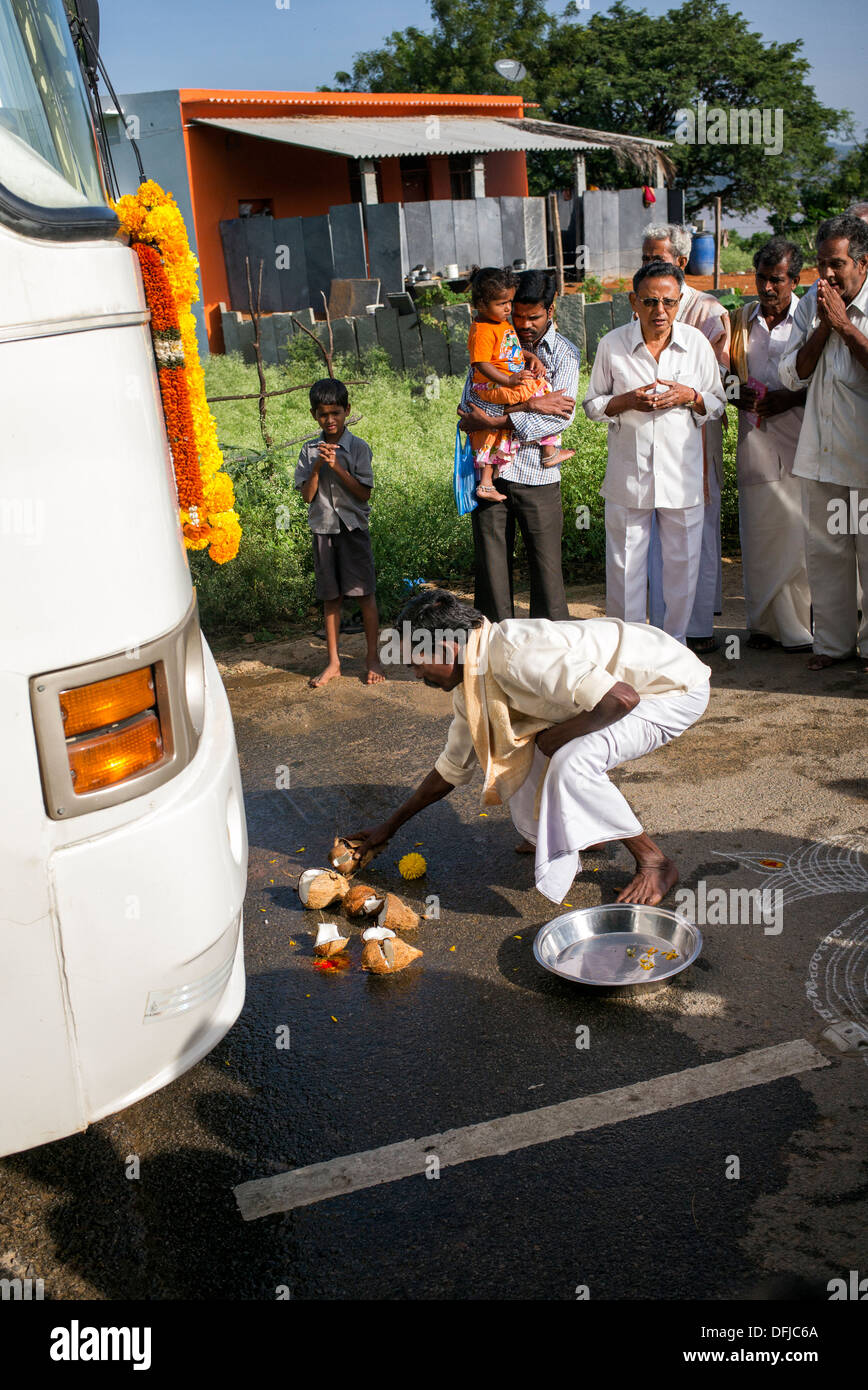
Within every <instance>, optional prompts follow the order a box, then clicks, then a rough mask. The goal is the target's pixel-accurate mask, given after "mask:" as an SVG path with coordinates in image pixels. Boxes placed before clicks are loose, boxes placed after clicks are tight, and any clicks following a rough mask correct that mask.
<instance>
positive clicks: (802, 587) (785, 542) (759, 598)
mask: <svg viewBox="0 0 868 1390" xmlns="http://www.w3.org/2000/svg"><path fill="white" fill-rule="evenodd" d="M798 302H799V301H798V299H797V298H796V296H795V295H793V297H792V298H791V300H790V304H789V310H788V313H787V316H786V318H785V319H783V320H782V322H781V323H779V324H777V325H776V326H775V327H774V328H773V329H771V331H769V328H768V325H767V323H766V320H765V318H764V317H763V315H762V313H761V312H760V308H759V305H758V304H757V305H755V306H754V309H753V312H752V314H751V317H750V320H749V323H748V331H747V335H746V344H745V346H746V350H747V369H748V373H749V375H750V376H752V377H754V378H755V379H756V380H757V381H761V382H763V383H764V385H766V386H767V387H768V388H769V390H770V391H778V390H780V389H781V386H782V382H781V378H780V374H779V367H780V361H781V357H782V356H783V353H784V350H785V349H786V346H787V342H788V339H789V336H790V333H791V331H792V326H793V316H794V314H795V311H796V306H797V305H798ZM804 414H805V411H804V407H802V406H796V407H794V408H793V409H792V410H785V411H784V412H783V413H782V414H780V415H773V416H771V417H770V418H769V419H767V420H764V421H763V422H762V427H761V428H757V426H756V425H755V424H754V420H753V417H752V416H751V415H749V414H748V412H747V411H744V410H742V411H739V416H738V455H737V467H738V515H739V530H740V533H741V559H742V569H743V575H744V598H745V607H746V610H747V625H748V628H749V629H750V631H751V632H752V633H763V634H764V635H765V636H767V637H772V638H774V640H775V641H778V642H780V643H781V645H782V646H784V647H800V646H805V645H808V644H810V641H811V591H810V587H809V585H808V571H807V566H806V562H805V518H804V514H803V512H802V488H801V482H800V480H799V479H798V478H794V477H793V461H794V459H795V456H796V448H797V446H798V443H799V433H800V430H801V427H802V420H803V417H804Z"/></svg>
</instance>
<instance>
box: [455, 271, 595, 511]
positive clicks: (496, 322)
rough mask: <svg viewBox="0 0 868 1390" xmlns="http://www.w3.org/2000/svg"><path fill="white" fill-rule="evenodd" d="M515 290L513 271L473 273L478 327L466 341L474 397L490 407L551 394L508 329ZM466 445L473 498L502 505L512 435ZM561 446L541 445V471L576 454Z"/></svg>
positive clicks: (484, 434) (480, 433)
mask: <svg viewBox="0 0 868 1390" xmlns="http://www.w3.org/2000/svg"><path fill="white" fill-rule="evenodd" d="M517 284H518V281H517V277H516V275H515V273H514V271H512V270H511V269H510V268H509V267H507V268H505V269H503V270H501V269H500V268H498V267H497V266H486V267H485V268H484V269H482V270H477V271H476V272H475V273H474V275H473V279H472V280H471V283H470V290H471V298H472V301H473V307H474V309H475V310H476V322H475V323H474V324H473V325H472V326H471V329H470V335H469V337H468V340H467V348H468V352H469V353H470V363H471V366H472V368H473V376H472V379H471V386H472V396H473V395H476V396H477V397H478V399H479V400H480V401H486V402H491V403H492V404H493V405H519V404H521V403H522V402H524V401H529V400H532V399H533V397H534V396H543V395H546V394H547V393H548V392H549V391H551V387H550V386H549V384H548V382H547V381H546V380H545V369H544V367H543V365H542V363H541V362H540V360H539V358H538V357H536V356H535V355H534V354H533V353H532V352H525V351H524V350H523V349H522V346H521V343H520V342H519V340H518V335H517V333H516V331H515V329H514V328H513V326H512V324H511V323H510V315H511V314H512V301H513V300H514V298H515V291H516V288H517ZM470 443H471V445H472V447H473V450H474V453H475V455H476V468H477V471H478V472H479V473H480V475H481V476H480V481H479V485H478V486H477V489H476V495H477V497H479V498H480V499H481V500H482V501H484V502H505V501H506V498H505V497H504V495H503V493H502V492H498V490H497V488H496V487H495V486H494V479H495V477H496V476H497V473H496V469H497V466H498V464H500V463H507V462H508V461H509V458H510V455H512V454H514V453H515V452H516V450H517V448H518V441H517V440H516V438H515V435H514V434H513V432H512V430H509V429H491V430H474V431H472V432H471V434H470ZM560 443H561V436H560V435H548V436H546V438H545V439H541V440H540V462H541V463H542V465H543V467H544V468H553V467H554V466H555V464H558V463H563V461H564V459H568V458H572V457H573V453H574V452H575V451H574V450H572V449H562V448H561V447H560Z"/></svg>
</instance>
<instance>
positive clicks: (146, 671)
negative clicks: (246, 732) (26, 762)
mask: <svg viewBox="0 0 868 1390" xmlns="http://www.w3.org/2000/svg"><path fill="white" fill-rule="evenodd" d="M204 697H205V672H204V653H203V650H202V634H201V631H200V629H199V621H198V613H197V609H196V598H195V594H194V596H193V599H192V602H191V604H190V607H189V608H188V610H187V612H186V614H185V615H184V618H183V619H182V621H181V622H180V623H178V625H177V626H176V627H174V628H173V629H172V630H171V632H167V633H165V634H164V635H163V636H162V637H158V638H155V639H154V641H151V642H147V643H142V644H141V645H139V646H135V647H128V648H127V649H126V651H123V652H118V653H117V654H116V655H114V656H108V657H103V658H101V659H100V660H98V661H90V662H87V663H84V664H82V665H80V666H77V667H67V668H66V669H65V670H62V671H49V672H46V673H45V674H44V675H41V676H32V677H31V679H30V705H31V709H32V712H33V727H34V732H35V734H36V747H37V751H38V754H39V770H40V774H41V777H42V789H43V795H44V798H45V809H46V811H47V813H48V815H49V817H50V818H51V819H52V820H67V819H69V818H70V817H73V816H80V815H83V814H84V813H85V812H87V811H97V810H101V809H102V808H103V807H106V806H113V805H116V804H117V803H118V802H121V801H129V800H130V799H131V798H132V797H136V796H143V795H145V794H146V793H147V792H149V791H152V790H153V789H154V788H155V787H158V786H161V785H162V784H163V783H164V782H167V781H168V780H169V779H170V778H171V777H174V776H176V774H177V773H179V772H180V771H181V770H182V768H184V767H186V766H187V764H188V763H189V762H190V761H191V760H192V758H193V756H194V754H195V752H196V749H197V747H198V745H199V739H200V736H201V733H202V728H203V723H204V711H205V702H204Z"/></svg>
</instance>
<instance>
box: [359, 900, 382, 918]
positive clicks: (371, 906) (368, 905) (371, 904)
mask: <svg viewBox="0 0 868 1390" xmlns="http://www.w3.org/2000/svg"><path fill="white" fill-rule="evenodd" d="M385 901H386V900H385V898H365V901H364V902H363V903H362V911H363V912H364V913H365V915H366V916H368V917H371V916H373V914H374V913H375V912H379V911H380V908H381V907H382V906H383V904H384V903H385Z"/></svg>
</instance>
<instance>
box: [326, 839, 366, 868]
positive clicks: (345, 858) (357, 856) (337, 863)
mask: <svg viewBox="0 0 868 1390" xmlns="http://www.w3.org/2000/svg"><path fill="white" fill-rule="evenodd" d="M361 843H362V842H361V840H345V839H343V837H342V836H340V835H339V836H338V837H337V838H336V839H335V842H334V844H333V845H332V847H331V849H330V850H329V854H328V860H329V863H330V864H331V866H332V868H333V869H340V871H341V873H343V874H346V875H347V877H348V878H351V877H352V875H353V874H354V873H356V872H357V871H358V870H359V869H363V868H364V867H365V865H366V864H370V862H371V860H372V859H373V857H374V854H375V852H377V851H374V850H372V849H366V850H365V852H364V854H362V853H361V852H360V850H359V845H360V844H361Z"/></svg>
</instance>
